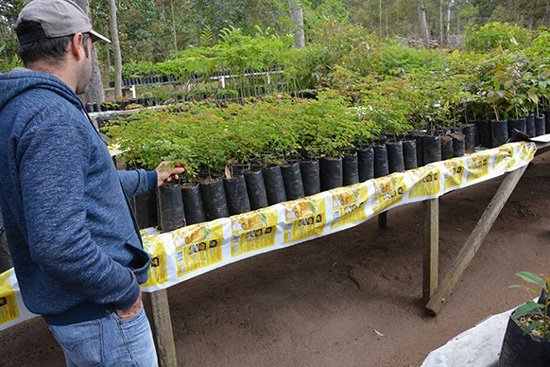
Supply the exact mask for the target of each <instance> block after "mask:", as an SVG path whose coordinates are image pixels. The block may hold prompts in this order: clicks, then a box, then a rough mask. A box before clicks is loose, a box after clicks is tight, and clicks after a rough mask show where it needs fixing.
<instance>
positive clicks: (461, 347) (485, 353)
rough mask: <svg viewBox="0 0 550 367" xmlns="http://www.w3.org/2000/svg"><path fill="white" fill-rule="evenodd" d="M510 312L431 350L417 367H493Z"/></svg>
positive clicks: (495, 364)
mask: <svg viewBox="0 0 550 367" xmlns="http://www.w3.org/2000/svg"><path fill="white" fill-rule="evenodd" d="M511 313H512V311H506V312H503V313H501V314H498V315H494V316H491V317H489V318H488V319H486V320H485V321H483V322H481V323H480V324H478V325H477V326H475V327H473V328H472V329H470V330H466V331H465V332H463V333H462V334H460V335H458V336H456V337H454V338H453V339H452V340H450V341H449V342H448V343H447V344H445V345H444V346H442V347H441V348H439V349H436V350H434V351H433V352H431V353H430V354H429V355H428V358H426V359H425V360H424V363H422V366H421V367H496V366H497V364H498V357H499V353H500V348H501V346H502V340H503V338H504V333H505V331H506V325H507V324H508V319H509V318H510V314H511Z"/></svg>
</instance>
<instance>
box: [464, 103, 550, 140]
mask: <svg viewBox="0 0 550 367" xmlns="http://www.w3.org/2000/svg"><path fill="white" fill-rule="evenodd" d="M473 123H475V125H476V127H477V129H478V131H479V134H478V135H479V143H480V144H481V145H482V146H484V147H488V148H490V147H497V146H499V145H502V144H504V143H505V142H506V141H508V139H509V138H510V137H511V136H512V135H513V133H514V132H515V131H519V132H521V133H523V134H525V135H527V136H528V137H529V138H533V137H536V136H540V135H545V134H546V133H550V110H545V111H543V112H542V113H539V114H537V115H535V114H534V113H531V114H529V115H528V116H527V117H525V118H512V119H508V120H475V121H473Z"/></svg>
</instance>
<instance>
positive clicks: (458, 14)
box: [456, 0, 461, 34]
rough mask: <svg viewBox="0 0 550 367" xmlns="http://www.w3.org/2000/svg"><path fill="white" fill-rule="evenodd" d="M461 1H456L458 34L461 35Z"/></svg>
mask: <svg viewBox="0 0 550 367" xmlns="http://www.w3.org/2000/svg"><path fill="white" fill-rule="evenodd" d="M460 3H461V1H460V0H457V1H456V34H460V10H461V9H460V5H461V4H460Z"/></svg>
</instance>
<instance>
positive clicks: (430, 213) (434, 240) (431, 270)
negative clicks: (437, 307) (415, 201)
mask: <svg viewBox="0 0 550 367" xmlns="http://www.w3.org/2000/svg"><path fill="white" fill-rule="evenodd" d="M422 254H423V262H422V264H423V279H422V298H423V299H424V302H428V301H429V300H430V297H431V296H432V294H433V293H434V291H435V289H436V287H437V280H438V272H439V199H438V198H435V199H430V200H426V201H424V245H423V251H422Z"/></svg>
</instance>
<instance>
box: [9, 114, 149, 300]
mask: <svg viewBox="0 0 550 367" xmlns="http://www.w3.org/2000/svg"><path fill="white" fill-rule="evenodd" d="M45 116H47V118H45ZM91 149H92V147H91V140H90V136H89V132H88V131H87V129H86V128H85V127H83V125H82V124H80V123H79V122H78V121H77V119H75V118H74V116H71V115H70V114H69V113H68V112H63V110H61V111H59V110H57V111H56V110H53V108H49V109H48V110H47V111H44V112H43V113H42V114H40V115H38V116H36V117H35V118H34V119H33V120H32V121H31V122H30V123H29V124H28V125H27V127H26V128H25V130H24V131H23V133H22V135H21V138H20V140H19V144H18V145H17V164H18V171H19V179H20V183H21V196H22V201H23V203H22V204H23V207H24V211H25V222H26V227H27V228H26V233H27V234H28V239H27V241H28V244H29V250H30V255H31V257H32V259H33V261H34V262H36V263H37V264H39V265H40V266H41V267H42V268H43V270H44V272H45V273H46V274H47V275H48V276H50V277H52V278H53V279H55V280H56V281H57V282H59V283H61V284H64V285H65V286H66V287H67V288H69V289H72V290H75V291H77V292H79V293H80V294H82V295H83V297H84V298H85V299H86V300H88V301H91V302H94V303H98V304H113V305H114V306H115V307H117V308H118V309H127V308H129V307H130V306H131V305H132V304H133V303H134V302H135V301H136V300H137V298H138V295H139V286H138V283H137V280H136V277H135V275H134V274H133V272H132V271H131V270H130V269H128V268H125V267H124V266H122V265H121V264H119V263H118V262H116V261H114V260H113V259H112V258H111V257H110V256H108V255H107V254H106V253H105V252H104V250H103V249H102V248H101V247H100V246H98V245H97V244H96V243H95V242H94V240H93V239H92V237H91V235H90V232H89V231H88V229H87V228H86V227H85V226H84V223H85V222H86V220H85V219H86V215H87V210H86V208H85V206H84V200H83V197H84V188H85V179H86V175H87V171H88V167H89V165H90V155H91Z"/></svg>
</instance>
